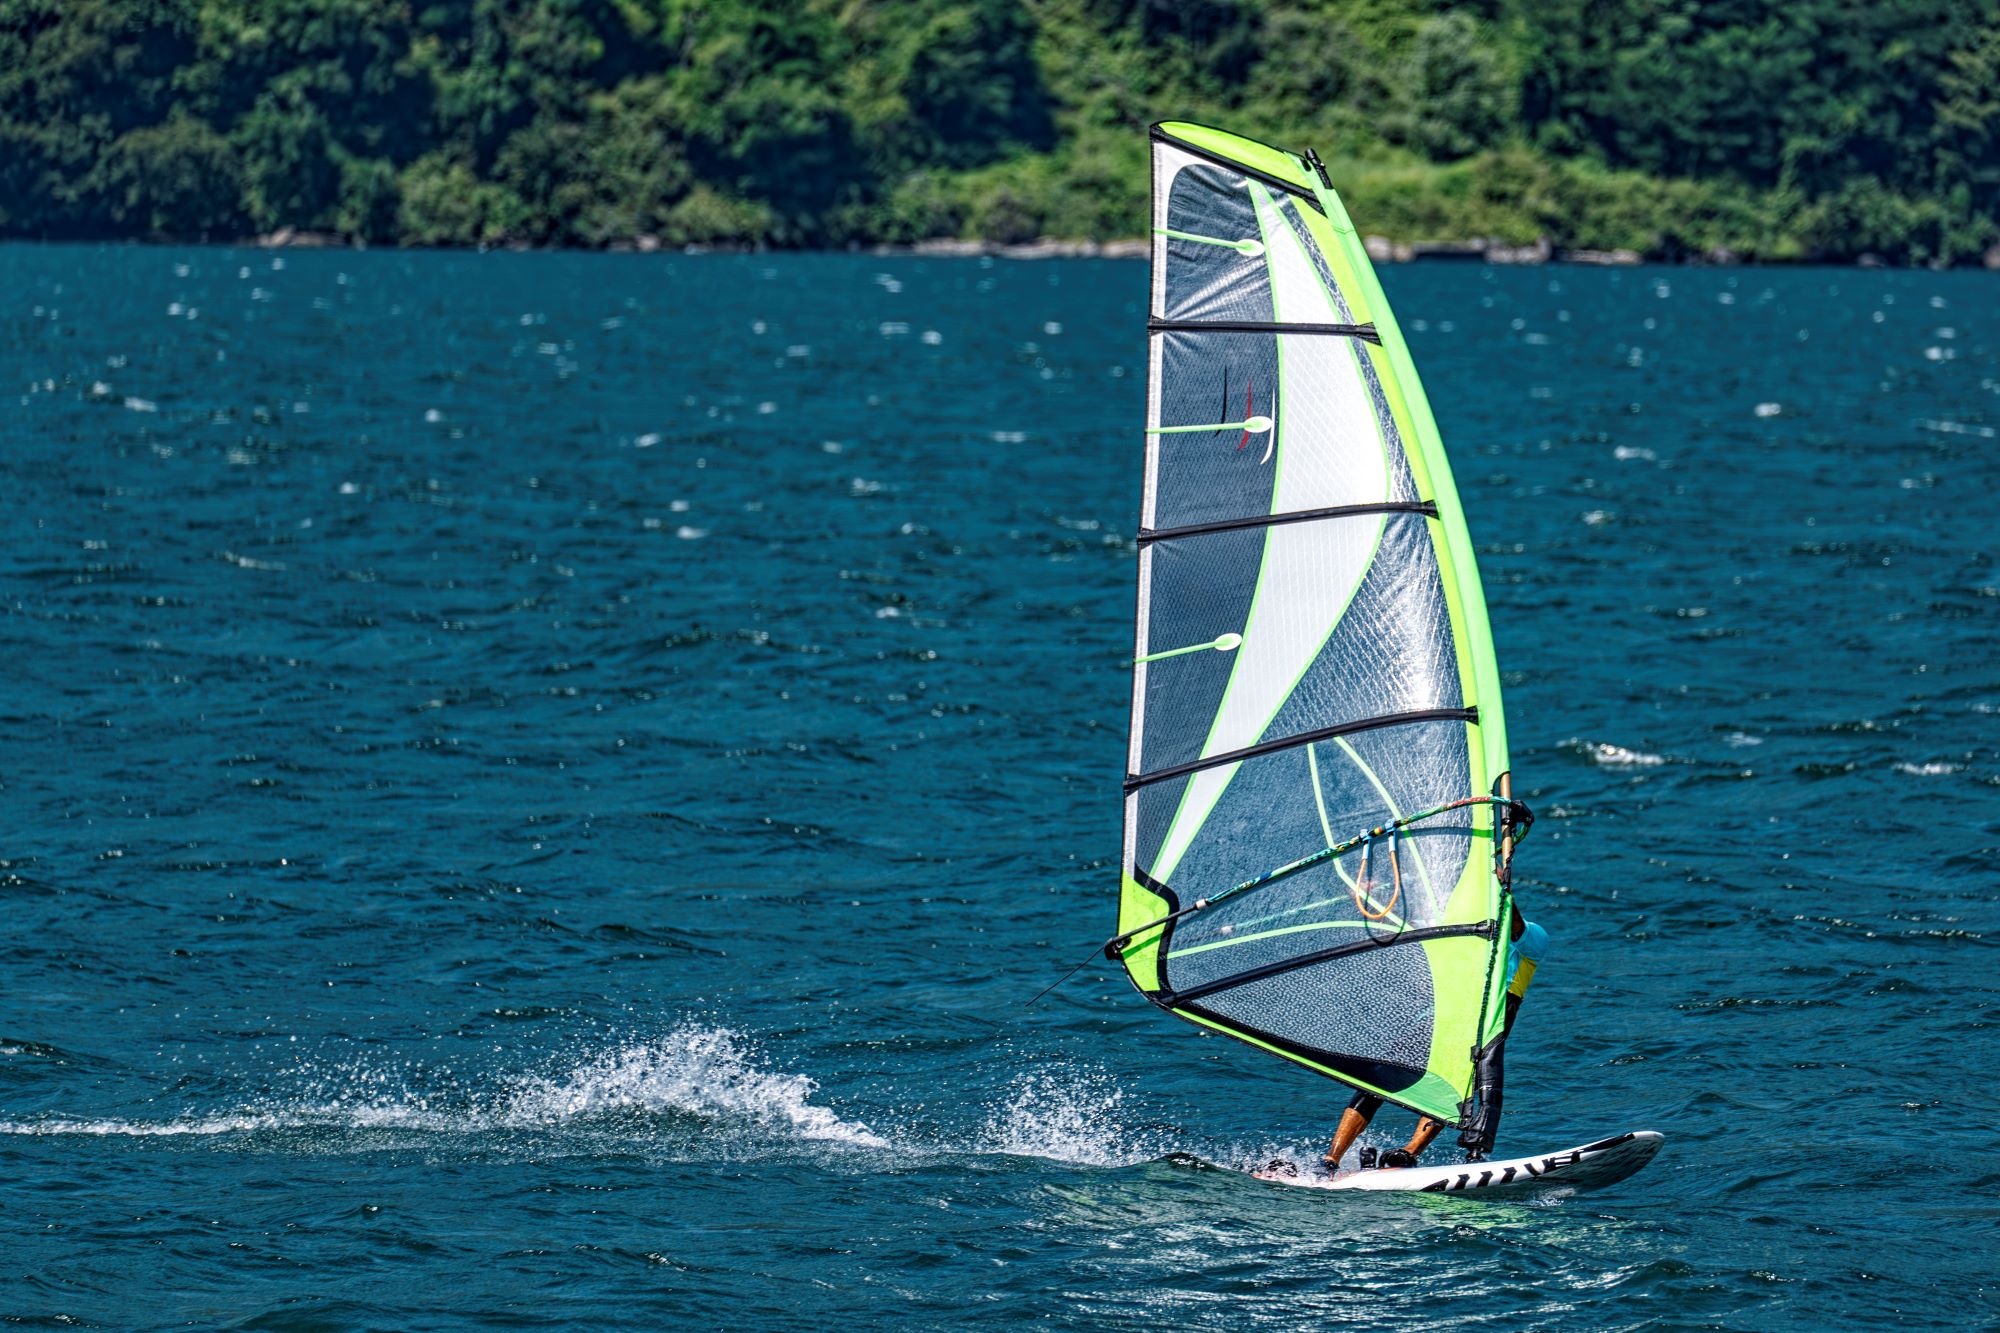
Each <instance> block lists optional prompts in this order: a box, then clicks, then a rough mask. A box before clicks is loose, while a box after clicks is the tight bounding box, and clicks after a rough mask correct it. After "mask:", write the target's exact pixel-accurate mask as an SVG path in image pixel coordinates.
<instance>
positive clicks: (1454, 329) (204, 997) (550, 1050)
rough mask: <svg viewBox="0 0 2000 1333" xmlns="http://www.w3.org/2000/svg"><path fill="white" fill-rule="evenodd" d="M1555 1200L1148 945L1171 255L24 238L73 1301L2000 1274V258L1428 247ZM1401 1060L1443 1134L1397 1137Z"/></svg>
mask: <svg viewBox="0 0 2000 1333" xmlns="http://www.w3.org/2000/svg"><path fill="white" fill-rule="evenodd" d="M1385 277H1386V281H1387V282H1388V284H1389V286H1390V291H1391V295H1392V297H1393V298H1394V299H1395V301H1396V302H1397V304H1398V307H1399V309H1400V310H1401V312H1402V314H1403V318H1404V321H1405V324H1406V326H1407V327H1408V329H1409V332H1410V336H1411V339H1412V342H1413V344H1414V350H1415V353H1416V356H1417V359H1418V362H1419V365H1420V367H1421V368H1422V370H1423V371H1424V372H1425V374H1426V377H1427V380H1428V382H1429V384H1430V386H1431V390H1432V396H1433V398H1434V400H1435V403H1436V407H1437V411H1438V414H1439V417H1440V419H1441V421H1442V424H1443V428H1444V432H1445V438H1446V441H1447V444H1448V447H1449V449H1450V452H1451V454H1452V456H1453V459H1454V462H1455V465H1456V468H1457V472H1458V477H1459V483H1460V487H1461V490H1462V492H1463V495H1464V498H1465V503H1466V508H1467V511H1468V513H1469V515H1470V519H1471V523H1472V528H1473V533H1474V537H1475V539H1476V540H1477V542H1478V543H1479V545H1480V551H1481V559H1482V561H1483V564H1484V571H1485V577H1486V586H1487V589H1488V595H1489V598H1490V600H1491V603H1492V606H1493V610H1494V625H1495V632H1496V636H1497V639H1498V645H1499V652H1500V657H1501V662H1502V666H1503V668H1504V669H1505V671H1506V673H1507V674H1506V682H1507V685H1508V688H1509V690H1510V694H1509V696H1508V701H1507V703H1508V720H1509V731H1510V733H1511V737H1512V741H1513V746H1514V760H1515V771H1516V773H1517V774H1518V775H1519V781H1520V784H1521V790H1523V791H1524V792H1525V794H1526V795H1527V797H1528V799H1529V800H1530V801H1531V802H1532V803H1533V804H1534V805H1535V806H1536V807H1537V808H1538V810H1539V811H1540V813H1541V816H1542V819H1541V822H1540V824H1539V825H1538V826H1537V828H1536V830H1535V833H1534V836H1533V837H1532V838H1531V839H1530V841H1529V842H1528V843H1527V844H1526V846H1524V848H1523V849H1522V853H1521V857H1520V860H1519V863H1518V865H1519V874H1520V877H1521V878H1520V889H1521V893H1522V895H1523V898H1524V900H1525V902H1526V903H1527V905H1528V907H1529V910H1530V912H1531V914H1532V915H1534V916H1535V917H1537V918H1538V919H1540V920H1541V921H1542V922H1543V923H1544V924H1546V925H1547V926H1548V927H1549V929H1550V930H1551V931H1552V933H1553V934H1554V936H1555V941H1556V944H1555V949H1554V951H1553V952H1552V954H1551V956H1550V957H1549V959H1548V960H1547V961H1546V962H1545V963H1544V965H1543V967H1542V969H1541V972H1540V974H1539V976H1538V978H1537V981H1536V984H1535V989H1534V992H1533V994H1532V995H1531V996H1530V998H1529V1002H1528V1004H1527V1007H1526V1009H1525V1010H1524V1012H1523V1016H1522V1018H1521V1021H1520V1025H1519V1026H1518V1028H1517V1029H1516V1033H1515V1038H1514V1041H1513V1042H1512V1043H1511V1045H1510V1048H1509V1057H1508V1072H1509V1076H1510V1085H1509V1092H1510V1095H1509V1097H1508V1102H1507V1105H1508V1116H1509V1119H1508V1121H1507V1124H1506V1126H1505V1129H1504V1131H1503V1138H1502V1143H1501V1147H1502V1149H1503V1151H1504V1150H1507V1149H1510V1148H1511V1149H1513V1150H1514V1151H1517V1152H1527V1151H1533V1150H1537V1149H1553V1148H1556V1147H1559V1146H1563V1145H1568V1144H1572V1143H1576V1142H1579V1141H1581V1140H1584V1139H1587V1138H1592V1137H1597V1136H1599V1135H1602V1134H1605V1133H1609V1132H1614V1131H1617V1130H1622V1129H1627V1128H1640V1127H1651V1128H1655V1129H1659V1130H1662V1131H1664V1132H1665V1133H1666V1134H1667V1135H1668V1136H1669V1144H1668V1148H1667V1150H1666V1152H1665V1154H1664V1155H1663V1156H1662V1157H1661V1158H1660V1160H1659V1161H1658V1162H1657V1163H1656V1164H1655V1165H1653V1166H1652V1167H1650V1168H1649V1169H1648V1170H1647V1171H1645V1172H1644V1173H1642V1174H1641V1175H1640V1176H1637V1177H1635V1178H1633V1179H1632V1180H1631V1181H1629V1182H1627V1183H1626V1184H1624V1185H1622V1186H1620V1187H1618V1188H1616V1189H1615V1190H1612V1191H1607V1192H1604V1193H1600V1194H1595V1195H1588V1196H1579V1197H1575V1198H1571V1199H1568V1200H1561V1201H1544V1202H1540V1203H1489V1202H1479V1201H1470V1200H1457V1199H1442V1198H1433V1197H1377V1198H1369V1197H1352V1196H1341V1195H1328V1194H1324V1193H1320V1192H1315V1191H1298V1190H1287V1189H1284V1188H1282V1187H1277V1186H1269V1185H1264V1184H1261V1183H1258V1182H1256V1181H1253V1180H1250V1179H1248V1178H1246V1177H1244V1176H1241V1175H1238V1174H1235V1173H1233V1172H1226V1171H1220V1170H1206V1169H1201V1168H1199V1167H1196V1166H1191V1165H1186V1164H1177V1163H1176V1162H1166V1161H1162V1160H1160V1159H1162V1158H1163V1157H1165V1156H1166V1155H1167V1154H1169V1153H1185V1154H1192V1155H1194V1156H1198V1157H1200V1158H1203V1159H1206V1160H1208V1161H1211V1162H1216V1163H1221V1164H1224V1165H1231V1166H1240V1165H1244V1164H1247V1163H1253V1162H1259V1161H1261V1160H1263V1159H1265V1158H1266V1157H1268V1156H1270V1155H1273V1154H1277V1153H1287V1154H1291V1155H1303V1154H1307V1153H1312V1152H1316V1151H1317V1149H1318V1146H1319V1145H1320V1143H1321V1142H1322V1141H1323V1136H1324V1135H1325V1133H1326V1132H1327V1130H1328V1128H1329V1126H1330V1124H1331V1122H1332V1120H1333V1118H1334V1116H1335V1115H1336V1113H1337V1111H1338V1108H1339V1107H1340V1105H1342V1104H1343V1103H1344V1101H1345V1098H1344V1096H1343V1094H1342V1093H1341V1092H1340V1091H1339V1090H1338V1089H1337V1088H1335V1087H1334V1086H1333V1085H1331V1084H1328V1083H1326V1082H1323V1081H1320V1080H1316V1079H1314V1078H1313V1077H1311V1076H1310V1075H1308V1074H1305V1073H1304V1072H1302V1071H1299V1070H1296V1069H1294V1068H1292V1067H1289V1066H1286V1065H1284V1064H1282V1063H1281V1062H1279V1061H1275V1060H1271V1059H1269V1058H1267V1057H1264V1056H1262V1055H1260V1054H1258V1053H1256V1052H1254V1051H1251V1050H1249V1049H1248V1048H1245V1047H1241V1046H1237V1045H1235V1044H1233V1043H1230V1042H1227V1041H1225V1040H1223V1039H1220V1038H1204V1037H1203V1036H1201V1035H1200V1034H1198V1033H1197V1032H1196V1031H1195V1030H1194V1029H1192V1028H1189V1027H1186V1026H1185V1025H1182V1024H1179V1023H1177V1022H1175V1021H1174V1020H1172V1019H1171V1018H1168V1017H1166V1016H1165V1015H1162V1014H1159V1013H1157V1012H1155V1011H1153V1010H1151V1009H1150V1008H1149V1007H1148V1006H1147V1005H1146V1004H1145V1003H1144V1002H1143V1001H1142V1000H1140V998H1139V997H1138V996H1136V995H1135V994H1134V993H1133V992H1132V991H1131V990H1130V988H1129V987H1128V986H1127V985H1126V983H1125V982H1124V981H1123V980H1122V979H1120V978H1118V977H1116V976H1114V975H1113V974H1112V973H1111V972H1110V971H1109V970H1108V969H1107V968H1105V967H1104V966H1103V965H1101V964H1100V965H1099V966H1098V967H1096V968H1095V969H1092V970H1090V971H1087V972H1086V973H1084V974H1083V975H1081V976H1079V977H1078V978H1076V979H1075V980H1072V981H1071V982H1069V983H1068V984H1067V985H1065V986H1064V987H1063V988H1061V989H1059V990H1058V991H1056V992H1055V993H1054V994H1053V995H1051V996H1050V997H1049V998H1048V999H1046V1000H1044V1001H1042V1002H1041V1003H1040V1004H1039V1005H1037V1006H1036V1007H1034V1008H1032V1009H1024V1008H1023V1003H1024V1002H1025V1001H1026V1000H1027V999H1028V997H1030V996H1032V995H1033V994H1034V993H1035V992H1036V991H1037V990H1039V989H1040V988H1041V987H1042V986H1044V985H1045V984H1047V983H1048V982H1049V981H1051V980H1052V979H1054V977H1055V976H1057V975H1058V974H1059V973H1060V972H1061V970H1062V969H1063V968H1065V967H1067V966H1069V965H1070V964H1071V963H1072V962H1074V961H1076V960H1077V959H1078V958H1080V957H1084V956H1086V955H1087V954H1088V953H1089V952H1090V951H1091V949H1092V947H1093V945H1094V944H1095V942H1097V941H1098V940H1100V939H1102V937H1103V936H1104V935H1106V934H1108V933H1109V931H1110V922H1111V920H1112V897H1113V888H1112V886H1113V883H1114V880H1115V875H1116V857H1117V848H1118V841H1119V829H1118V821H1119V791H1118V783H1119V778H1120V776H1121V774H1122V771H1123V759H1124V737H1125V713H1126V706H1127V692H1126V691H1127V675H1126V667H1125V666H1124V665H1123V662H1122V658H1123V656H1124V655H1125V654H1126V653H1128V652H1129V643H1130V623H1129V622H1130V614H1131V605H1132V591H1131V581H1132V577H1133V547H1132V545H1131V543H1130V541H1129V540H1128V534H1129V533H1130V532H1131V530H1132V528H1133V526H1134V522H1135V513H1136V505H1137V488H1138V480H1139V478H1138V461H1139V440H1138V435H1137V430H1136V427H1137V425H1138V424H1139V418H1140V409H1141V400H1142V395H1143V380H1144V366H1145V363H1144V342H1143V338H1142V337H1141V335H1140V327H1141V324H1142V320H1143V315H1142V303H1143V300H1144V284H1145V273H1144V269H1143V267H1142V266H1139V265H1132V264H1118V263H1109V262H1105V263H1098V262H1084V261H1076V262H1060V263H1046V264H1013V263H1005V262H1000V263H994V262H990V261H977V260H953V261H945V260H938V261H924V260H917V259H909V258H867V257H758V256H750V257H655V256H572V255H486V256H474V255H445V254H392V253H366V254H357V253H296V252H295V253H287V254H284V255H283V256H282V257H279V256H274V255H272V254H270V253H266V252H254V251H229V250H162V249H132V248H111V249H99V248H37V247H19V246H16V247H7V248H0V395H4V401H5V404H6V407H7V412H6V415H5V418H4V421H0V496H3V497H4V499H0V516H3V517H4V522H5V532H6V540H5V542H4V545H0V608H4V622H0V624H4V631H5V643H6V662H7V684H6V689H5V691H4V695H0V699H3V700H4V702H0V812H4V824H0V829H4V845H0V906H4V911H5V922H6V928H5V932H4V935H0V950H4V952H0V1236H4V1247H0V1248H3V1249H4V1265H0V1278H4V1279H5V1286H4V1294H0V1317H5V1318H6V1319H8V1320H11V1321H14V1322H16V1323H19V1324H22V1325H25V1326H29V1327H44V1326H52V1325H57V1324H62V1325H63V1326H75V1325H82V1326H87V1327H106V1328H114V1327H115V1328H180V1327H197V1328H213V1327H236V1328H254V1329H300V1330H307V1329H310V1330H334V1329H363V1328H369V1329H447V1328H453V1329H455V1328H471V1327H497V1326H508V1327H526V1328H545V1327H568V1326H574V1327H589V1328H633V1329H638V1328H647V1329H652V1328H662V1327H672V1326H676V1325H679V1326H713V1327H728V1328H744V1329H813V1330H819V1329H825V1328H829V1327H848V1326H863V1327H872V1328H886V1329H928V1328H944V1327H957V1326H961V1325H964V1324H967V1323H974V1324H978V1325H981V1326H988V1327H1013V1326H1028V1325H1034V1326H1040V1327H1056V1328H1078V1329H1086V1328H1087V1329H1123V1328H1129V1329H1148V1330H1151V1329H1160V1328H1175V1329H1229V1330H1240V1329H1252V1328H1303V1327H1315V1328H1316V1327H1326V1326H1331V1325H1336V1324H1346V1323H1351V1324H1353V1325H1355V1326H1372V1327H1381V1328H1394V1329H1412V1328H1437V1329H1447V1328H1452V1329H1455V1328H1461V1327H1475V1326H1477V1327H1506V1328H1529V1327H1548V1328H1613V1327H1617V1328H1639V1327H1644V1328H1663V1329H1664V1328H1730V1329H1768V1328H1787V1327H1804V1326H1811V1325H1818V1326H1834V1327H1857V1326H1885V1325H1893V1324H1897V1323H1914V1324H1924V1325H1931V1324H1947V1323H1956V1324H1986V1323H1990V1322H1991V1321H1993V1320H1995V1319H2000V1293H1996V1289H1995V1288H1996V1281H2000V1278H1996V1273H1995V1266H1994V1263H1993V1259H1992V1256H1993V1254H1994V1252H1995V1251H1994V1248H1993V1247H1994V1245H1995V1243H1996V1240H2000V1226H1996V1222H2000V1200H1996V1189H2000V1146H1996V1143H1995V1135H1994V1129H1993V1119H1994V1115H1995V1105H1996V1103H1995V1097H1994V1093H1993V1069H1994V1066H1995V1065H1996V1063H2000V1029H1996V1022H2000V967H1996V964H2000V955H1996V954H1995V952H1994V950H1993V946H1994V943H1995V941H1996V940H2000V907H1996V905H1995V902H1994V897H1995V889H1996V875H1995V871H1994V858H1995V856H1996V853H2000V718H1996V711H2000V664H1996V656H2000V570H1996V567H1995V559H1994V555H1993V548H1994V542H1995V536H1996V533H2000V503H1996V501H1995V500H1994V498H1993V497H1994V495H1995V493H1996V489H2000V462H1996V459H2000V438H1996V436H2000V313H1996V305H2000V279H1996V278H1995V277H1993V276H1988V275H1983V274H1960V273H1951V274H1926V273H1887V272H1844V271H1843V272H1835V271H1830V270H1829V271H1810V270H1806V271H1776V272H1767V271H1754V270H1689V269H1630V270H1616V271H1604V270H1581V269H1512V270H1507V269H1485V268H1480V267H1476V266H1466V267H1455V266H1414V267H1408V268H1396V269H1392V270H1390V271H1389V272H1388V273H1387V274H1386V275H1385ZM1406 1129H1407V1117H1405V1116H1402V1115H1400V1114H1398V1113H1396V1112H1393V1111H1391V1112H1385V1113H1384V1115H1383V1117H1382V1119H1381V1123H1380V1124H1379V1125H1378V1127H1377V1129H1376V1130H1375V1131H1374V1135H1375V1137H1374V1141H1375V1142H1378V1143H1388V1142H1391V1141H1400V1139H1401V1137H1402V1135H1403V1134H1404V1133H1405V1132H1406Z"/></svg>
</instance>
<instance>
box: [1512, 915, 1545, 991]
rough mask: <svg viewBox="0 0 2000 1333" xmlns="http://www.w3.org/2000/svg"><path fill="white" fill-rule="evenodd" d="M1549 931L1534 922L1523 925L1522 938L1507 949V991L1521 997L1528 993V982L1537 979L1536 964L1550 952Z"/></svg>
mask: <svg viewBox="0 0 2000 1333" xmlns="http://www.w3.org/2000/svg"><path fill="white" fill-rule="evenodd" d="M1548 947H1549V932H1547V931H1546V930H1543V929H1542V928H1541V927H1540V926H1538V925H1536V924H1535V923H1534V922H1532V921H1529V922H1526V923H1524V924H1523V925H1522V928H1521V938H1520V939H1518V940H1515V941H1514V942H1513V946H1512V947H1511V948H1509V949H1508V950H1507V993H1508V994H1509V995H1512V996H1514V997H1515V998H1516V999H1519V998H1520V997H1521V996H1523V995H1526V994H1527V993H1528V984H1529V983H1530V982H1532V981H1533V980H1534V979H1535V966H1536V964H1538V963H1540V962H1541V961H1542V955H1543V954H1544V953H1546V952H1548Z"/></svg>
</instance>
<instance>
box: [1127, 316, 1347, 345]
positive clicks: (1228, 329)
mask: <svg viewBox="0 0 2000 1333" xmlns="http://www.w3.org/2000/svg"><path fill="white" fill-rule="evenodd" d="M1146 332H1148V333H1305V334H1319V335H1321V336H1324V337H1329V338H1359V339H1361V341H1363V342H1369V343H1374V344H1375V345H1376V346H1377V347H1380V346H1381V345H1382V335H1381V334H1380V333H1378V332H1376V330H1375V326H1374V325H1373V324H1280V323H1277V322H1275V321H1272V320H1268V319H1158V318H1154V319H1149V320H1147V321H1146Z"/></svg>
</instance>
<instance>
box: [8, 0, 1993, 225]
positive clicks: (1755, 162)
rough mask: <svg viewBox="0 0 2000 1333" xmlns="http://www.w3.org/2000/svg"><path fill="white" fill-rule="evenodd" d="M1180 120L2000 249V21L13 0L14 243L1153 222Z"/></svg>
mask: <svg viewBox="0 0 2000 1333" xmlns="http://www.w3.org/2000/svg"><path fill="white" fill-rule="evenodd" d="M1164 118H1184V119H1197V120H1209V121H1213V122H1215V123H1218V124H1222V125H1226V126H1227V127H1229V128H1231V129H1234V130H1238V131H1240V132H1243V133H1247V134H1252V135H1257V136H1260V137H1264V138H1267V139H1270V140H1272V141H1273V142H1276V143H1279V144H1282V145H1286V146H1297V147H1303V146H1305V145H1307V144H1311V145H1313V146H1316V147H1317V148H1318V149H1319V151H1320V153H1321V155H1322V156H1323V157H1325V158H1326V159H1327V161H1328V163H1329V164H1330V166H1331V167H1332V169H1333V171H1334V173H1335V176H1336V182H1337V183H1338V184H1339V185H1340V186H1341V188H1342V190H1343V193H1345V194H1346V195H1347V196H1348V199H1349V203H1350V208H1351V210H1352V211H1353V213H1354V214H1355V216H1356V218H1357V220H1358V221H1360V222H1361V224H1362V226H1363V227H1364V229H1365V230H1367V231H1369V232H1373V233H1379V234H1381V235H1384V236H1387V237H1389V238H1391V239H1393V240H1396V241H1400V242H1424V241H1444V240H1463V239H1468V238H1491V239H1492V240H1494V241H1496V242H1500V243H1505V244H1513V245H1527V244H1534V243H1537V242H1538V241H1541V240H1543V239H1546V240H1547V241H1549V242H1550V243H1552V244H1554V245H1555V246H1557V247H1560V248H1587V249H1595V250H1614V249H1631V250H1636V251H1640V252H1642V253H1645V254H1649V255H1654V256H1660V257H1667V258H1674V257H1682V256H1697V257H1699V256H1704V255H1710V254H1714V253H1716V252H1730V253H1733V254H1735V255H1737V256H1740V257H1743V258H1756V259H1775V260H1790V259H1807V258H1823V259H1840V260H1846V259H1854V258H1858V257H1861V256H1864V255H1868V254H1874V255H1879V256H1882V257H1883V258H1885V259H1886V260H1888V261H1890V262H1898V263H1968V262H1978V260H1979V259H1980V258H1981V256H1983V255H1985V254H1986V253H1987V252H1988V250H1989V249H1991V248H1993V247H1995V246H1996V245H2000V0H1905V2H1899V3H1886V2H1884V0H1786V3H1767V2H1764V0H1711V2H1709V3H1701V2H1700V0H1537V2H1535V3H1530V2H1529V0H1488V2H1486V3H1469V4H1461V5H1442V4H1437V5H1432V4H1423V3H1418V2H1417V0H1367V2H1366V3H1363V0H902V2H901V3H883V2H879V0H878V2H874V3H870V2H868V0H790V2H789V3H783V4H779V3H775V2H773V3H765V4H756V3H747V2H746V0H0V235H9V236H16V237H202V236H206V237H209V238H212V239H232V238H237V237H242V236H247V235H252V234H258V233H267V232H272V231H275V230H278V229H280V228H296V229H300V230H304V231H311V232H323V233H332V234H336V235H338V236H340V237H342V238H346V239H350V240H355V241H365V242H367V243H370V244H408V245H475V244H504V243H525V244H532V245H580V246H602V245H608V244H614V243H626V242H631V241H633V240H635V239H637V238H642V237H644V238H652V240H656V241H657V242H658V243H660V244H665V245H684V244H691V243H707V244H735V245H771V246H846V245H852V244H870V243H880V242H890V243H911V242H916V241H920V240H924V239H928V238H947V237H949V238H965V239H985V240H995V241H1024V240H1028V239H1031V238H1035V237H1040V236H1050V237H1056V238H1072V239H1074V238H1100V239H1110V238H1118V237H1130V236H1136V235H1139V234H1141V233H1142V232H1143V231H1144V227H1145V223H1144V217H1143V210H1144V208H1145V199H1146V168H1145V140H1144V135H1143V129H1144V127H1145V126H1146V124H1148V123H1149V122H1151V121H1153V120H1156V119H1164ZM649 243H651V242H650V241H649ZM1995 262H1996V263H2000V251H1996V252H1995Z"/></svg>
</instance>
